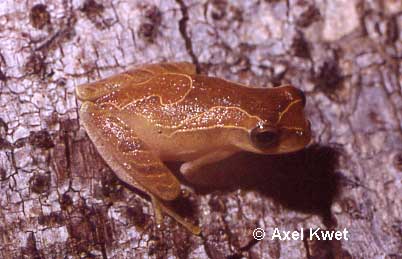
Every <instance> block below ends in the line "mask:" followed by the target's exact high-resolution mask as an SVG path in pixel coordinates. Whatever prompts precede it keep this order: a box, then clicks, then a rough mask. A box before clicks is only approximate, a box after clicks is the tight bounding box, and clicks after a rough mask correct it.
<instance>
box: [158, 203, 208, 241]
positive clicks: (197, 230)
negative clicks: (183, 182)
mask: <svg viewBox="0 0 402 259" xmlns="http://www.w3.org/2000/svg"><path fill="white" fill-rule="evenodd" d="M150 196H151V200H152V205H153V207H154V211H155V219H156V224H157V225H158V226H159V225H161V224H162V219H163V217H162V212H164V213H166V214H167V215H169V216H170V217H172V218H173V219H174V220H176V221H177V222H178V223H180V224H181V225H182V226H183V227H185V228H186V229H187V230H188V231H190V232H191V233H193V234H194V235H199V234H200V233H201V229H200V227H199V226H197V225H193V224H192V223H190V222H188V221H187V220H186V219H184V218H183V217H182V216H180V215H179V214H178V213H176V212H175V211H174V210H172V209H171V208H169V207H168V205H165V204H163V202H162V201H160V200H159V199H158V198H156V197H155V196H154V195H150Z"/></svg>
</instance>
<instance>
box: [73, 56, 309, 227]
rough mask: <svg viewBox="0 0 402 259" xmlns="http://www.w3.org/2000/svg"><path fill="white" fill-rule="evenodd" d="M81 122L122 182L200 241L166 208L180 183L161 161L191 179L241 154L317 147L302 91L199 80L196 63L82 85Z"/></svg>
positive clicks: (156, 66) (162, 66)
mask: <svg viewBox="0 0 402 259" xmlns="http://www.w3.org/2000/svg"><path fill="white" fill-rule="evenodd" d="M76 93H77V96H78V98H79V99H80V100H82V101H84V103H83V105H82V107H81V110H80V118H81V121H82V123H83V125H84V127H85V128H86V130H87V133H88V135H89V137H90V138H91V140H92V141H93V142H94V144H95V146H96V147H97V149H98V151H99V153H100V154H101V156H102V157H103V158H104V159H105V161H106V162H107V163H108V164H109V166H110V167H111V168H112V169H113V170H114V172H115V173H116V174H117V176H118V177H119V178H120V179H121V180H123V181H124V182H126V183H128V184H129V185H131V186H134V187H136V188H138V189H140V190H142V191H144V192H146V193H148V194H149V195H150V196H151V198H152V201H153V204H154V207H155V209H156V216H157V220H158V221H160V220H161V212H160V210H163V211H164V212H166V213H167V214H169V215H170V216H172V217H173V218H175V219H176V220H177V221H178V222H180V223H181V224H183V225H184V226H185V227H186V228H187V229H189V230H190V231H191V232H193V233H194V234H198V233H200V229H199V228H198V227H197V226H194V225H192V224H190V223H188V222H187V221H185V220H184V219H183V218H181V217H180V216H179V215H177V214H176V213H175V212H174V211H172V210H171V209H169V208H168V207H167V206H166V205H164V204H163V202H162V200H166V201H169V200H174V199H176V198H177V197H178V196H179V193H180V183H179V182H178V180H177V179H176V178H175V177H174V176H173V174H172V173H171V172H170V171H169V169H168V168H167V167H166V166H165V165H164V163H163V162H162V161H169V160H175V161H185V163H184V164H183V165H182V167H181V168H180V170H181V172H182V173H184V174H189V173H191V172H193V171H195V170H197V169H198V168H199V167H201V166H203V165H205V164H208V163H213V162H216V161H219V160H222V159H224V158H227V157H228V156H230V155H232V154H234V153H236V152H239V151H249V152H254V153H259V154H281V153H288V152H293V151H297V150H300V149H302V148H304V147H305V146H306V145H307V144H308V143H309V142H310V134H311V133H310V124H309V122H308V120H307V119H306V118H305V116H304V106H305V97H304V94H303V93H302V92H301V91H300V90H298V89H297V88H295V87H292V86H282V87H277V88H250V87H246V86H243V85H239V84H236V83H233V82H229V81H225V80H222V79H219V78H214V77H208V76H205V75H198V74H196V72H195V68H194V66H193V65H192V64H190V63H187V62H181V63H161V64H153V65H147V66H143V67H140V68H137V69H132V70H129V71H127V72H125V73H122V74H118V75H115V76H112V77H110V78H107V79H103V80H100V81H98V82H95V83H91V84H85V85H81V86H78V87H77V89H76Z"/></svg>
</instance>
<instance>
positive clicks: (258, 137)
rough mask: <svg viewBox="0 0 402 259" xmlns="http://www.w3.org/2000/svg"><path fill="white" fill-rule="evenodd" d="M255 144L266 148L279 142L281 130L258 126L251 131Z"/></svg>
mask: <svg viewBox="0 0 402 259" xmlns="http://www.w3.org/2000/svg"><path fill="white" fill-rule="evenodd" d="M250 137H251V141H252V142H253V144H254V145H255V146H256V147H258V148H261V149H266V148H270V147H272V146H274V145H275V144H276V143H278V140H279V132H278V130H277V129H274V128H265V127H260V126H257V127H255V128H254V129H253V130H252V131H251V133H250Z"/></svg>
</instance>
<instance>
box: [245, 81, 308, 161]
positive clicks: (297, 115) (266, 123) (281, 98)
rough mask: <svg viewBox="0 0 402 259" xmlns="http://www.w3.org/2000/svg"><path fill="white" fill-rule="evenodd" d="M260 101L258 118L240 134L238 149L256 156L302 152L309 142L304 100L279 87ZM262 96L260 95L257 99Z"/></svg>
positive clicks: (296, 92)
mask: <svg viewBox="0 0 402 259" xmlns="http://www.w3.org/2000/svg"><path fill="white" fill-rule="evenodd" d="M266 94H267V96H265V97H264V98H260V100H261V102H259V103H258V104H256V105H258V106H259V108H258V109H254V111H255V112H256V111H257V110H258V111H261V112H260V113H258V114H256V115H257V117H258V120H257V123H255V124H253V125H252V127H250V128H249V130H248V132H247V136H244V135H243V137H244V138H243V139H244V140H245V141H244V142H243V141H242V142H243V143H242V146H241V148H242V149H244V150H248V151H251V152H254V153H260V154H281V153H288V152H294V151H297V150H300V149H303V148H304V147H305V146H306V145H308V144H309V143H310V140H311V130H310V122H309V121H308V120H307V119H306V117H305V115H304V107H305V105H306V97H305V95H304V93H303V92H302V91H301V90H299V89H297V88H295V87H293V86H283V87H278V88H274V89H269V91H267V93H266ZM261 96H263V94H262V95H260V97H261Z"/></svg>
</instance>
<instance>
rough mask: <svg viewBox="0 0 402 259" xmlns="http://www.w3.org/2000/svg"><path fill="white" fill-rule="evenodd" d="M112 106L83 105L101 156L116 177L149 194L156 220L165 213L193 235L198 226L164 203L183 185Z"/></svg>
mask: <svg viewBox="0 0 402 259" xmlns="http://www.w3.org/2000/svg"><path fill="white" fill-rule="evenodd" d="M118 112H119V111H118V110H117V109H115V108H114V106H113V105H109V104H103V105H97V104H94V103H92V102H84V103H83V104H82V106H81V109H80V120H81V122H82V123H83V125H84V126H85V128H86V130H87V134H88V136H89V137H90V139H91V140H92V142H93V143H94V144H95V146H96V148H97V150H98V152H99V154H100V155H101V156H102V157H103V159H104V160H105V161H106V163H107V164H108V165H109V166H110V167H111V168H112V169H113V171H114V172H115V173H116V175H117V176H118V177H119V178H120V179H121V180H122V181H124V182H126V183H127V184H129V185H130V186H132V187H135V188H137V189H140V190H142V191H144V192H145V193H147V194H148V195H150V197H151V199H152V203H153V204H154V208H155V216H156V218H157V221H159V222H161V221H162V213H161V212H165V213H166V214H168V215H169V216H171V217H172V218H174V219H175V220H177V221H178V222H179V223H181V224H182V225H183V226H184V227H185V228H187V229H188V230H190V231H191V232H192V233H194V234H199V232H200V230H199V228H198V227H197V226H193V225H192V224H190V223H188V222H186V221H185V220H184V219H183V218H182V217H181V216H179V215H178V214H177V213H175V212H174V211H173V210H172V209H170V208H169V207H168V206H167V205H165V204H163V201H171V200H174V199H176V198H177V197H178V196H179V195H180V183H179V181H178V180H177V179H176V177H175V176H174V175H173V174H172V172H171V171H170V170H169V169H168V168H167V167H166V165H165V164H163V162H162V161H161V160H160V159H159V157H158V156H156V155H155V154H154V153H153V152H152V150H151V149H149V148H148V146H147V145H146V143H145V142H143V141H142V140H141V139H140V138H139V136H137V134H136V133H135V132H134V131H133V130H132V129H131V128H130V127H129V126H128V125H127V124H126V123H125V122H124V121H123V120H121V119H120V117H119V116H118Z"/></svg>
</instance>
